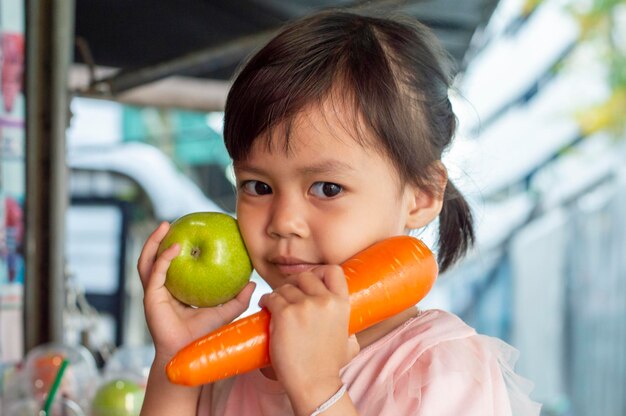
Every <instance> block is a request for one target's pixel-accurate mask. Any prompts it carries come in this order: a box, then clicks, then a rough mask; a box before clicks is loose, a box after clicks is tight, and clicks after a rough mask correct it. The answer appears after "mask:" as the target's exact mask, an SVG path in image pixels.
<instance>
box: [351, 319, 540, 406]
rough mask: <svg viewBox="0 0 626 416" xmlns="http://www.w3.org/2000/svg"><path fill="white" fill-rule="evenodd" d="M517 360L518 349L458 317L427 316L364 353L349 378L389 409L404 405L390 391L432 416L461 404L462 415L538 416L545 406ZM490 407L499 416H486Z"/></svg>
mask: <svg viewBox="0 0 626 416" xmlns="http://www.w3.org/2000/svg"><path fill="white" fill-rule="evenodd" d="M517 356H518V353H517V350H516V349H515V348H513V347H512V346H510V345H508V344H507V343H505V342H503V341H501V340H499V339H497V338H493V337H488V336H485V335H480V334H477V333H476V331H475V330H474V329H473V328H472V327H470V326H469V325H467V324H466V323H465V322H463V320H461V319H460V318H459V317H457V316H456V315H454V314H451V313H449V312H445V311H442V310H427V311H423V312H421V313H420V314H419V315H418V316H417V317H415V318H412V319H410V320H408V321H406V322H405V323H404V324H403V325H402V326H400V327H398V328H396V329H395V330H394V331H392V332H391V333H389V334H387V335H386V336H384V337H383V338H381V339H379V340H378V341H377V342H375V343H373V344H372V345H370V346H368V347H367V348H364V349H363V350H362V351H361V353H359V355H358V356H357V357H356V358H355V360H353V362H352V363H350V365H349V367H348V368H346V369H345V373H344V376H345V379H346V380H345V381H348V382H351V381H354V382H355V384H356V385H357V386H359V385H360V386H363V391H361V392H357V391H355V393H356V394H357V395H360V396H363V397H364V398H365V397H372V396H373V395H376V393H380V394H381V397H380V401H381V402H385V403H386V405H385V408H388V406H390V405H391V406H392V408H395V406H397V405H398V404H399V403H397V402H394V403H392V404H390V403H389V400H390V399H389V398H390V397H396V398H397V397H399V395H398V394H391V395H390V394H389V393H390V391H396V392H397V391H398V389H403V390H404V393H402V394H400V396H401V397H403V400H404V401H405V402H406V403H413V404H411V406H414V407H412V408H419V409H422V410H429V411H430V410H432V411H433V412H431V414H441V413H446V411H445V410H444V408H442V409H439V407H437V406H440V405H441V403H444V404H446V406H449V405H450V406H453V403H454V401H455V400H456V399H458V401H459V403H461V404H462V406H464V407H463V409H464V410H463V411H462V412H461V413H462V414H467V415H474V414H477V415H478V414H480V415H491V414H493V415H511V414H514V415H518V414H520V415H537V414H538V413H539V412H538V409H539V407H538V406H539V405H538V404H536V403H534V402H532V401H531V400H530V399H529V396H528V395H529V393H530V391H531V390H532V383H530V382H528V381H527V380H525V379H524V378H522V377H520V376H519V375H517V374H515V372H514V370H513V369H514V365H515V361H516V359H517ZM377 385H378V387H375V386H377ZM366 386H367V387H366ZM356 390H359V388H358V387H357V389H356ZM374 390H377V391H374ZM467 397H472V398H473V399H472V403H469V402H468V401H467ZM455 398H456V399H455ZM485 406H489V407H490V408H491V409H497V411H495V410H494V412H493V413H492V412H485V411H484V407H485ZM474 408H475V411H474V410H471V411H470V409H474ZM446 409H448V410H449V409H450V407H446ZM509 409H518V410H519V411H515V410H514V411H513V412H511V411H510V410H509ZM522 409H523V410H522ZM461 413H458V414H461ZM381 414H388V413H386V412H383V413H381ZM389 414H391V413H389Z"/></svg>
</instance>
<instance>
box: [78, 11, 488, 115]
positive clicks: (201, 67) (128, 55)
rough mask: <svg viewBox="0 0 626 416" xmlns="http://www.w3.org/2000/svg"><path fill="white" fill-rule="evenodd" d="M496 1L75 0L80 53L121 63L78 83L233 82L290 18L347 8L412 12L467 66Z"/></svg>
mask: <svg viewBox="0 0 626 416" xmlns="http://www.w3.org/2000/svg"><path fill="white" fill-rule="evenodd" d="M497 3H498V0H430V1H427V0H422V1H420V0H413V1H410V0H405V1H397V0H396V1H390V0H378V1H374V0H372V1H348V0H343V1H331V0H237V1H234V0H75V4H76V15H75V35H76V39H77V43H76V44H77V45H78V46H77V48H76V49H75V52H74V57H75V58H74V60H75V63H76V64H89V65H90V66H91V68H96V67H97V68H101V67H106V68H114V69H117V70H118V71H109V72H108V74H111V75H107V76H104V77H103V76H99V77H98V76H95V75H93V74H94V73H93V72H92V74H91V75H90V79H89V82H87V85H83V87H82V88H79V89H81V90H82V91H83V92H84V93H85V94H87V93H88V94H90V95H108V96H109V97H110V98H113V99H115V98H116V97H123V96H124V95H125V94H126V95H128V94H129V93H130V92H132V91H133V90H135V91H137V90H138V88H137V87H139V86H143V90H142V91H146V90H147V89H146V88H145V87H146V86H147V85H151V84H153V83H155V82H157V81H159V80H165V79H166V78H171V77H172V76H176V77H179V78H177V79H179V80H181V81H184V78H180V77H185V78H187V79H188V80H189V79H191V80H194V81H206V80H207V79H211V80H213V81H215V80H223V81H227V80H229V79H230V78H231V76H232V75H233V72H234V70H235V69H236V67H237V65H238V64H239V63H240V62H241V61H242V60H243V59H244V58H245V57H246V56H247V55H248V54H249V53H250V52H251V51H252V50H253V49H255V48H256V47H257V46H258V45H260V44H262V43H263V42H264V41H265V40H266V39H267V38H268V37H269V36H270V35H271V34H272V33H273V32H274V31H275V30H276V29H277V28H279V27H280V26H281V25H282V24H284V23H285V22H287V21H289V20H291V19H294V18H297V17H300V16H304V15H306V14H309V13H312V12H314V11H316V10H319V9H324V8H328V7H341V8H349V9H354V10H364V11H366V12H369V13H372V12H373V13H377V12H387V11H393V12H400V13H402V14H408V15H410V16H414V17H415V18H417V19H418V20H420V21H421V22H422V23H424V24H426V25H427V26H429V27H430V28H432V29H433V30H434V32H435V34H436V35H437V36H438V37H439V39H440V40H441V41H442V43H443V45H444V47H445V48H446V49H447V50H448V52H449V53H450V54H451V55H452V57H453V58H454V59H455V60H456V62H457V67H458V68H459V70H462V69H463V67H464V64H465V62H466V59H467V54H468V52H471V51H472V49H471V48H470V43H471V41H472V36H473V35H474V33H475V32H476V30H479V29H480V28H481V27H483V26H484V25H485V24H486V22H487V20H488V19H489V17H490V16H491V14H492V13H493V10H494V8H495V6H496V5H497ZM472 45H474V44H472ZM165 85H167V84H165ZM175 85H178V84H176V83H175ZM175 85H170V87H173V88H164V89H163V88H162V90H163V91H164V92H162V94H165V95H167V92H166V91H171V93H172V94H175V93H176V92H178V93H180V91H181V90H182V88H178V89H177V88H176V86H175ZM207 85H208V84H207ZM213 85H215V84H213ZM223 89H224V88H223V87H222V90H223ZM190 91H193V87H191V88H190ZM221 94H223V91H221ZM144 95H145V94H144ZM153 95H155V94H153ZM156 95H159V93H157V94H156ZM144 98H145V97H144ZM152 99H153V100H154V99H155V98H152ZM157 101H158V100H157ZM165 101H166V102H167V100H165ZM218 101H219V100H218ZM200 107H202V105H200Z"/></svg>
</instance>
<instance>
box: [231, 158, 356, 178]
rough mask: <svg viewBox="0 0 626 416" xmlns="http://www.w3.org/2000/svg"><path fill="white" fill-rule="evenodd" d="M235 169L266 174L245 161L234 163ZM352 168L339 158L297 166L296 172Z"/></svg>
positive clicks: (335, 172) (349, 169)
mask: <svg viewBox="0 0 626 416" xmlns="http://www.w3.org/2000/svg"><path fill="white" fill-rule="evenodd" d="M234 167H235V169H236V170H238V171H240V172H246V173H248V174H256V175H264V174H266V170H265V169H263V168H261V167H259V166H254V165H251V164H249V163H246V162H237V163H235V164H234ZM353 170H354V168H353V167H352V166H351V165H349V164H347V163H345V162H342V161H340V160H326V161H322V162H317V163H313V164H311V165H306V166H302V167H299V168H298V169H297V172H298V174H300V175H305V176H306V175H322V174H329V173H334V174H337V173H348V172H350V171H353Z"/></svg>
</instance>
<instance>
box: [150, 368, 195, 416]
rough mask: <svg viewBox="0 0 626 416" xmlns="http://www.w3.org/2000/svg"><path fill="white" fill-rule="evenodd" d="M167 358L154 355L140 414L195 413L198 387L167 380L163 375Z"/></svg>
mask: <svg viewBox="0 0 626 416" xmlns="http://www.w3.org/2000/svg"><path fill="white" fill-rule="evenodd" d="M168 361H169V358H166V357H162V358H161V357H155V359H154V362H153V363H152V367H151V368H150V375H149V376H148V385H147V387H146V395H145V398H144V402H143V406H142V408H141V415H142V416H158V415H177V416H185V415H189V416H191V415H194V416H195V415H196V408H197V406H198V398H199V396H200V387H186V386H177V385H175V384H172V383H170V382H169V380H168V379H167V377H166V376H165V365H166V364H167V363H168Z"/></svg>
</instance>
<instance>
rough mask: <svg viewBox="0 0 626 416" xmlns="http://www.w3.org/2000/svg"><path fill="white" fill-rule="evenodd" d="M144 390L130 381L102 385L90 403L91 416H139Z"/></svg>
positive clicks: (115, 381)
mask: <svg viewBox="0 0 626 416" xmlns="http://www.w3.org/2000/svg"><path fill="white" fill-rule="evenodd" d="M144 394H145V392H144V389H143V388H141V386H140V385H138V384H137V383H135V382H134V381H131V380H124V379H114V380H111V381H109V382H107V383H105V384H103V385H102V386H101V387H100V388H98V391H97V392H96V395H95V396H94V398H93V401H92V402H91V414H92V416H139V413H140V412H141V405H142V404H143V398H144Z"/></svg>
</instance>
